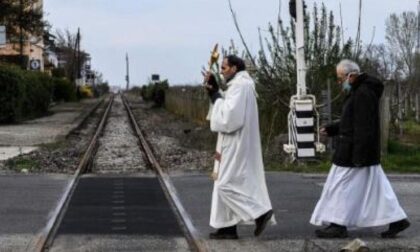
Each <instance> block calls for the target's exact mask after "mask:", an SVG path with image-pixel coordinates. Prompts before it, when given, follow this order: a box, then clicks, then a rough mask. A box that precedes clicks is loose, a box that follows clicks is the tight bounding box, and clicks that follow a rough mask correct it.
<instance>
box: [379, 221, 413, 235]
mask: <svg viewBox="0 0 420 252" xmlns="http://www.w3.org/2000/svg"><path fill="white" fill-rule="evenodd" d="M409 226H410V222H409V221H408V220H407V219H403V220H400V221H396V222H392V223H391V224H389V229H388V230H387V231H385V232H382V233H381V237H382V238H395V237H396V236H397V234H398V233H399V232H401V231H403V230H404V229H407V228H408V227H409Z"/></svg>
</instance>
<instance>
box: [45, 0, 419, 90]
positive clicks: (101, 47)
mask: <svg viewBox="0 0 420 252" xmlns="http://www.w3.org/2000/svg"><path fill="white" fill-rule="evenodd" d="M288 2H289V0H281V5H282V12H281V13H282V18H283V19H284V20H288V19H289V14H288ZM314 2H316V3H319V4H320V3H322V2H324V3H325V4H326V6H327V8H328V9H329V10H332V11H334V13H335V15H336V23H339V20H338V19H339V3H340V2H341V5H342V14H343V22H344V24H343V25H344V34H345V36H346V37H349V36H351V37H354V36H355V34H356V26H357V13H358V10H357V9H358V1H356V0H323V1H320V0H307V1H306V3H307V5H308V6H309V7H311V8H312V6H313V3H314ZM232 4H233V7H234V9H235V11H236V13H237V17H238V21H239V24H240V26H241V29H242V31H243V34H244V36H245V39H246V41H247V42H248V44H249V45H250V47H251V50H252V51H253V52H256V51H257V50H258V48H259V44H258V27H261V28H262V29H265V28H266V27H267V24H268V23H269V22H271V23H275V21H276V18H277V13H278V8H279V0H259V1H256V0H232ZM363 4H364V6H363V12H362V39H363V40H364V41H365V42H369V41H370V40H371V38H372V31H373V29H374V27H375V28H376V32H375V37H374V42H375V43H381V42H384V41H385V19H386V17H387V16H389V14H391V13H401V12H403V11H408V10H412V11H416V10H417V4H418V0H364V1H363ZM44 11H45V12H46V14H47V15H46V19H47V20H48V21H49V22H50V23H51V24H52V25H53V30H55V29H70V30H71V31H73V32H76V31H77V27H80V29H81V33H82V42H81V43H82V44H81V45H82V49H84V50H86V51H87V52H89V53H90V54H91V56H92V65H93V68H94V69H96V70H98V71H100V72H102V73H103V74H104V77H105V79H106V80H108V81H109V82H110V84H111V85H117V86H118V85H121V86H125V80H124V78H125V53H126V52H127V53H128V54H129V57H130V78H131V83H132V84H136V85H139V84H144V83H146V82H147V80H148V78H149V77H150V75H151V74H152V73H158V74H160V75H161V77H162V78H167V79H168V80H169V82H170V84H193V83H199V82H200V81H201V75H200V69H201V66H203V65H205V64H206V62H207V61H208V58H209V52H210V50H211V48H212V47H213V45H214V44H215V43H219V44H221V45H225V47H228V46H229V44H230V39H233V40H234V41H235V42H236V44H237V45H238V46H240V45H241V44H240V40H239V36H238V34H237V32H236V30H235V26H234V24H233V21H232V17H231V14H230V11H229V7H228V2H227V0H171V1H170V0H122V1H115V0H44Z"/></svg>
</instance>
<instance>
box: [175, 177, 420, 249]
mask: <svg viewBox="0 0 420 252" xmlns="http://www.w3.org/2000/svg"><path fill="white" fill-rule="evenodd" d="M266 177H267V186H268V189H269V193H270V197H271V201H272V204H273V208H274V213H275V216H276V220H277V225H274V226H269V227H267V229H266V231H265V233H264V234H263V235H262V236H261V237H259V238H254V237H253V230H254V226H241V227H240V228H239V236H240V240H238V241H214V240H209V239H207V237H208V233H209V232H211V231H212V229H211V227H209V225H208V223H209V215H210V201H211V192H212V181H211V180H210V179H209V177H208V176H207V175H182V176H180V175H177V176H173V177H172V179H173V182H174V184H175V187H176V188H177V190H178V193H179V195H180V198H181V200H182V202H183V204H184V206H185V207H186V210H187V211H188V212H189V214H190V215H191V218H192V220H193V223H194V225H195V226H196V228H197V229H198V231H199V232H200V235H201V236H202V237H203V238H204V239H206V243H207V245H208V247H209V248H210V250H211V251H241V252H244V251H338V250H339V249H340V248H342V247H343V246H344V245H346V244H347V243H348V242H350V241H351V240H353V239H355V238H360V239H362V240H363V241H365V242H367V243H368V245H369V246H370V248H371V250H372V251H420V179H414V178H409V179H401V178H399V179H397V180H394V179H391V182H392V185H393V187H394V190H395V192H396V193H397V195H398V197H399V200H400V203H401V205H402V206H403V208H404V209H405V210H406V212H407V214H408V215H409V219H410V221H411V223H412V226H411V227H410V229H408V230H406V231H404V232H403V233H401V235H400V237H399V238H397V239H392V240H383V239H381V238H379V233H380V232H381V231H383V230H386V229H387V227H386V226H384V227H377V228H368V229H363V230H356V231H350V232H349V236H350V237H349V238H348V239H339V240H323V239H317V238H316V237H315V236H314V233H313V232H314V230H315V229H316V228H317V227H314V226H312V225H311V224H309V219H310V216H311V214H312V210H313V208H314V207H315V204H316V202H317V200H318V198H319V196H320V194H321V190H322V185H323V182H324V181H325V179H324V178H322V177H319V176H315V177H310V176H308V177H305V176H302V175H299V174H293V173H267V174H266Z"/></svg>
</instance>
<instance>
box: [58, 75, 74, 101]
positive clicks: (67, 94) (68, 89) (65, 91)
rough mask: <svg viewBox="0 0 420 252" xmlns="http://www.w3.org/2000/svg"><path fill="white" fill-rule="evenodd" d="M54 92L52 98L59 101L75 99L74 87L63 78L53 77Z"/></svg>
mask: <svg viewBox="0 0 420 252" xmlns="http://www.w3.org/2000/svg"><path fill="white" fill-rule="evenodd" d="M53 83H54V92H53V100H54V101H57V102H60V101H65V102H68V101H75V100H76V88H75V87H74V85H73V84H71V82H70V81H69V80H67V79H65V78H53Z"/></svg>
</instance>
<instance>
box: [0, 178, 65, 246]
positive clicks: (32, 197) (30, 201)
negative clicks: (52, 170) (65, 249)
mask: <svg viewBox="0 0 420 252" xmlns="http://www.w3.org/2000/svg"><path fill="white" fill-rule="evenodd" d="M68 179H69V176H67V175H7V176H0V251H2V252H6V251H26V249H27V246H28V245H29V243H30V241H31V239H33V238H34V236H35V235H36V234H37V232H39V231H40V230H41V229H42V228H43V227H44V225H45V224H46V223H47V221H48V215H49V213H50V212H51V211H52V210H53V209H54V208H55V206H56V204H57V201H58V200H59V198H60V197H61V195H62V193H63V192H64V188H65V186H66V185H67V183H68Z"/></svg>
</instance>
